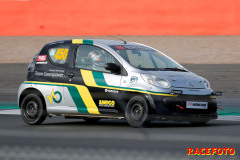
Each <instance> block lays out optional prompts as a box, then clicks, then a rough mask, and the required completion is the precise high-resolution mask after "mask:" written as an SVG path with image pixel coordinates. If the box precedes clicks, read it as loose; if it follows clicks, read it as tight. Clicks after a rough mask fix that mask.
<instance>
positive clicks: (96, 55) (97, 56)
mask: <svg viewBox="0 0 240 160" xmlns="http://www.w3.org/2000/svg"><path fill="white" fill-rule="evenodd" d="M88 57H89V59H90V61H91V63H92V68H93V69H94V70H100V71H104V70H105V64H106V62H105V54H103V53H102V52H100V51H98V50H95V51H92V52H90V53H89V54H88Z"/></svg>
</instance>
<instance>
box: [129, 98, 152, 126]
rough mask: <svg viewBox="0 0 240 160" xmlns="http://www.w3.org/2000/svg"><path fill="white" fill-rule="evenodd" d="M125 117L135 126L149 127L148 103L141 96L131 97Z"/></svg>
mask: <svg viewBox="0 0 240 160" xmlns="http://www.w3.org/2000/svg"><path fill="white" fill-rule="evenodd" d="M125 118H126V120H127V122H128V124H129V125H131V126H133V127H147V124H148V122H150V121H149V120H148V104H147V102H146V100H145V99H144V98H142V97H140V96H135V97H133V98H131V99H130V100H129V102H128V104H127V107H126V110H125Z"/></svg>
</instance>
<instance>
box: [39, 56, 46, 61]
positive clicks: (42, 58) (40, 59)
mask: <svg viewBox="0 0 240 160" xmlns="http://www.w3.org/2000/svg"><path fill="white" fill-rule="evenodd" d="M46 59H47V55H39V56H38V58H37V61H38V62H39V61H40V62H42V61H46Z"/></svg>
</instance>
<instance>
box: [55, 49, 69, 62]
mask: <svg viewBox="0 0 240 160" xmlns="http://www.w3.org/2000/svg"><path fill="white" fill-rule="evenodd" d="M67 55H68V48H66V49H65V48H59V49H58V50H57V52H56V53H55V56H54V57H55V59H56V60H65V59H66V58H67Z"/></svg>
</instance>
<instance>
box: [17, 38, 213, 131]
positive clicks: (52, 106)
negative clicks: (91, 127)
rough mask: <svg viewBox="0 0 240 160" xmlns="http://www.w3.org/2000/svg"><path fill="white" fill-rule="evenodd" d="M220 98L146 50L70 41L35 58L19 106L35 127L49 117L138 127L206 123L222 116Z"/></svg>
mask: <svg viewBox="0 0 240 160" xmlns="http://www.w3.org/2000/svg"><path fill="white" fill-rule="evenodd" d="M217 94H218V93H216V92H213V90H212V89H211V88H210V84H209V82H208V81H207V80H206V79H205V78H203V77H200V76H198V75H196V74H195V73H193V72H191V71H189V70H187V69H186V68H184V67H183V66H181V65H180V64H178V63H177V62H175V61H174V60H173V59H171V58H170V57H168V56H167V55H165V54H164V53H162V52H160V51H158V50H156V49H154V48H152V47H149V46H147V45H143V44H139V43H134V42H126V41H120V40H117V41H116V40H103V39H102V40H100V39H92V40H89V39H71V40H61V41H55V42H51V43H48V44H46V45H45V46H44V47H43V48H42V49H41V51H39V53H37V54H36V55H35V57H34V58H33V61H32V62H31V63H30V64H29V66H28V74H27V78H26V80H25V81H24V82H23V83H22V84H21V86H20V87H19V91H18V104H19V107H20V109H21V116H22V118H23V120H24V121H25V122H26V123H27V124H30V125H33V124H41V123H42V122H43V121H44V120H45V119H46V117H47V116H64V117H65V118H81V119H84V120H86V121H88V122H97V121H99V120H100V119H106V118H107V119H125V120H126V121H127V122H128V124H129V125H131V126H133V127H144V126H145V125H146V124H149V122H151V121H154V120H176V121H190V122H191V123H193V124H206V123H207V122H208V121H209V120H211V119H216V118H217V117H218V114H217V102H216V95H217Z"/></svg>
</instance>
